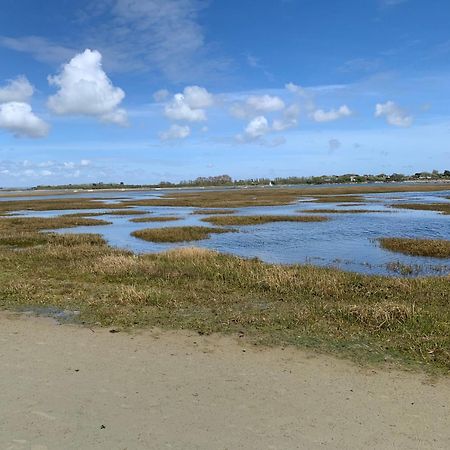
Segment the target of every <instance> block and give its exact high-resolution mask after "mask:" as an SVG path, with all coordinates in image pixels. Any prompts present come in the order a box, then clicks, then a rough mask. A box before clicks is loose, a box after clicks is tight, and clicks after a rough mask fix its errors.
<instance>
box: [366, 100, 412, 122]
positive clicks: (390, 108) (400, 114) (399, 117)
mask: <svg viewBox="0 0 450 450" xmlns="http://www.w3.org/2000/svg"><path fill="white" fill-rule="evenodd" d="M383 116H384V117H385V118H386V122H387V123H388V124H389V125H393V126H395V127H410V126H411V124H412V121H413V118H412V116H411V115H408V113H407V112H406V111H404V110H403V109H402V108H400V106H398V105H397V104H396V103H394V102H392V101H388V102H386V103H377V104H376V106H375V117H383Z"/></svg>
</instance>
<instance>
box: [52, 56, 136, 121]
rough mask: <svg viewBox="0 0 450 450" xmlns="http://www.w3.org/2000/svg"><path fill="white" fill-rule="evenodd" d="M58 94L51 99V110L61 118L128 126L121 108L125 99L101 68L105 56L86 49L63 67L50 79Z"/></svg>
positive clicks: (125, 115)
mask: <svg viewBox="0 0 450 450" xmlns="http://www.w3.org/2000/svg"><path fill="white" fill-rule="evenodd" d="M48 80H49V83H50V84H51V85H53V86H56V87H57V88H58V89H59V90H58V92H57V93H56V94H55V95H53V96H51V97H50V98H49V99H48V107H49V108H50V109H51V110H52V111H53V112H54V113H55V114H59V115H85V116H91V117H96V118H98V119H99V120H101V121H103V122H111V123H115V124H118V125H126V124H127V113H126V111H125V110H124V109H122V108H119V105H120V103H121V102H122V100H123V99H124V97H125V93H124V92H123V90H122V89H120V88H118V87H115V86H113V84H112V83H111V80H110V79H109V78H108V76H107V75H106V73H105V72H104V70H103V68H102V55H101V53H100V52H98V51H97V50H89V49H86V50H85V51H84V52H83V53H79V54H77V55H76V56H74V57H73V58H72V59H71V60H70V61H69V62H68V63H67V64H64V66H63V67H62V70H61V73H59V74H58V75H56V76H53V77H49V78H48Z"/></svg>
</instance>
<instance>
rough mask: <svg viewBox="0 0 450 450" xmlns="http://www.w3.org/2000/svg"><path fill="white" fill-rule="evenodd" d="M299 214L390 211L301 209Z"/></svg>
mask: <svg viewBox="0 0 450 450" xmlns="http://www.w3.org/2000/svg"><path fill="white" fill-rule="evenodd" d="M297 212H299V213H307V214H321V213H322V214H367V213H381V212H389V211H379V210H373V209H299V210H298V211H297Z"/></svg>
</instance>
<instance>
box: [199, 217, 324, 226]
mask: <svg viewBox="0 0 450 450" xmlns="http://www.w3.org/2000/svg"><path fill="white" fill-rule="evenodd" d="M201 220H202V221H203V222H208V223H212V224H214V225H219V226H225V225H261V224H265V223H272V222H324V221H326V220H328V219H327V218H326V217H322V216H282V215H280V216H273V215H267V216H214V217H205V218H204V219H201Z"/></svg>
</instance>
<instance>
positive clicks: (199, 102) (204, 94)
mask: <svg viewBox="0 0 450 450" xmlns="http://www.w3.org/2000/svg"><path fill="white" fill-rule="evenodd" d="M213 102H214V98H213V95H212V94H210V93H209V92H208V91H207V90H206V89H205V88H202V87H200V86H187V87H186V88H184V91H183V93H178V94H175V95H174V96H173V99H172V100H171V101H170V102H169V103H168V104H166V106H165V108H164V114H165V115H166V117H168V118H169V119H171V120H181V121H187V122H202V121H205V120H206V111H205V109H206V108H209V107H210V106H212V105H213Z"/></svg>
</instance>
